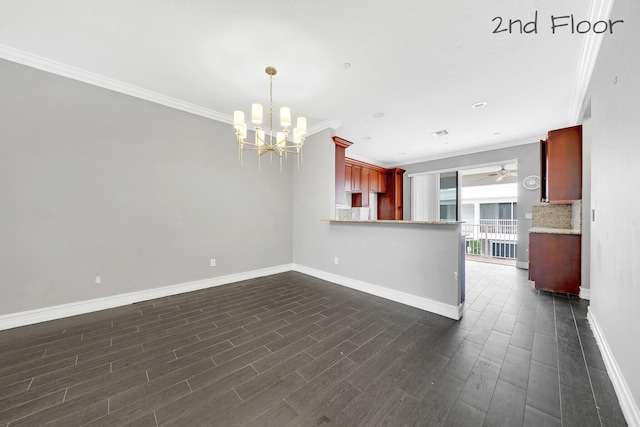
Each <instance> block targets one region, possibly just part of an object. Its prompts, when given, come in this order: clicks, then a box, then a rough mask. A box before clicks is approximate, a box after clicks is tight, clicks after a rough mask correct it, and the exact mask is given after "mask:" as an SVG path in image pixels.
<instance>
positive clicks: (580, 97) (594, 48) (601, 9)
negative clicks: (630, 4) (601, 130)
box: [569, 0, 614, 125]
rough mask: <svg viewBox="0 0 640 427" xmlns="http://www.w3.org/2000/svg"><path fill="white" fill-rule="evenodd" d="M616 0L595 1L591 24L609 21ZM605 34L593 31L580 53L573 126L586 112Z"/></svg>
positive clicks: (572, 102) (571, 119) (590, 18)
mask: <svg viewBox="0 0 640 427" xmlns="http://www.w3.org/2000/svg"><path fill="white" fill-rule="evenodd" d="M613 1H614V0H595V1H594V2H593V3H592V4H591V10H590V12H589V19H588V21H589V22H596V21H600V20H607V19H609V16H610V15H611V9H612V7H613ZM603 36H604V34H596V33H594V32H592V31H590V32H589V33H587V34H585V35H584V39H583V41H582V51H581V52H580V64H579V65H578V74H577V75H576V86H575V89H574V93H573V99H572V101H571V107H570V110H569V122H570V123H571V124H572V125H575V124H579V123H580V122H581V119H582V113H583V112H584V105H585V100H586V97H587V92H588V91H589V82H590V81H591V75H592V74H593V69H594V68H595V65H596V60H597V59H598V52H599V51H600V45H601V44H602V38H603Z"/></svg>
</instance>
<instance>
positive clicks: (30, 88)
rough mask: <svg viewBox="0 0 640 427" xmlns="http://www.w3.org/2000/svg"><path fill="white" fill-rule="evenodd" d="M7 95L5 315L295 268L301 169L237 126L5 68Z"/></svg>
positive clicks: (3, 103)
mask: <svg viewBox="0 0 640 427" xmlns="http://www.w3.org/2000/svg"><path fill="white" fill-rule="evenodd" d="M0 94H1V96H0V236H1V237H0V295H1V298H0V315H1V314H8V313H15V312H20V311H25V310H29V309H35V308H40V307H47V306H53V305H58V304H63V303H69V302H75V301H83V300H87V299H93V298H98V297H105V296H110V295H116V294H122V293H127V292H133V291H138V290H144V289H151V288H157V287H161V286H166V285H174V284H178V283H183V282H189V281H193V280H198V279H205V278H210V277H215V276H222V275H227V274H232V273H238V272H246V271H250V270H255V269H259V268H265V267H271V266H277V265H282V264H288V263H291V261H292V246H291V245H292V234H291V233H292V230H291V221H292V209H291V203H292V201H291V191H292V180H291V168H290V167H287V168H286V169H285V171H284V172H283V173H282V174H281V173H280V172H279V167H278V164H277V163H274V164H269V163H267V164H264V163H263V168H262V172H261V173H258V171H257V167H256V166H255V162H256V161H255V158H254V157H251V156H247V159H245V166H244V168H243V167H241V166H240V164H239V162H238V159H237V151H236V144H235V137H234V131H233V129H232V127H231V126H230V125H226V124H223V123H220V122H216V121H213V120H209V119H206V118H202V117H198V116H194V115H191V114H188V113H184V112H180V111H177V110H173V109H170V108H167V107H163V106H160V105H157V104H153V103H149V102H146V101H142V100H139V99H136V98H132V97H129V96H126V95H122V94H118V93H116V92H112V91H108V90H104V89H100V88H97V87H94V86H90V85H86V84H83V83H80V82H77V81H73V80H70V79H66V78H63V77H59V76H56V75H53V74H49V73H45V72H42V71H38V70H35V69H32V68H28V67H25V66H21V65H17V64H14V63H11V62H8V61H4V60H0ZM290 163H291V162H290ZM210 258H216V259H217V264H218V267H216V268H211V267H210V266H209V259H210ZM98 275H99V276H101V278H102V284H100V285H96V284H95V277H96V276H98Z"/></svg>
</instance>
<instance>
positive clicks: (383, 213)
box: [378, 168, 405, 221]
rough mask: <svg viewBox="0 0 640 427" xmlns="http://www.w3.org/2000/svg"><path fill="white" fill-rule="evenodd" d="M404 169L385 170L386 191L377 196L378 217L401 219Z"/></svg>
mask: <svg viewBox="0 0 640 427" xmlns="http://www.w3.org/2000/svg"><path fill="white" fill-rule="evenodd" d="M404 172H405V170H404V169H400V168H393V169H388V170H387V172H386V174H385V175H386V190H387V191H386V192H385V193H384V194H380V195H379V196H378V219H381V220H382V219H387V220H397V221H401V220H402V219H403V212H402V196H403V175H404Z"/></svg>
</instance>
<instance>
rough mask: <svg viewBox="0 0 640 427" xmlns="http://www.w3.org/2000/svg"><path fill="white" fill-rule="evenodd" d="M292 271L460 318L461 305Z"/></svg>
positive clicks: (334, 276)
mask: <svg viewBox="0 0 640 427" xmlns="http://www.w3.org/2000/svg"><path fill="white" fill-rule="evenodd" d="M293 270H294V271H297V272H300V273H304V274H308V275H309V276H313V277H317V278H318V279H322V280H326V281H328V282H332V283H336V284H338V285H342V286H346V287H347V288H351V289H356V290H358V291H361V292H365V293H368V294H371V295H375V296H378V297H382V298H385V299H388V300H391V301H395V302H399V303H401V304H405V305H408V306H411V307H416V308H419V309H421V310H425V311H429V312H431V313H435V314H439V315H441V316H445V317H448V318H450V319H454V320H459V319H460V318H461V317H462V308H463V304H460V305H458V306H455V305H450V304H444V303H441V302H439V301H434V300H431V299H428V298H423V297H419V296H416V295H412V294H408V293H406V292H401V291H397V290H395V289H390V288H385V287H383V286H378V285H374V284H371V283H368V282H363V281H361V280H356V279H352V278H350V277H345V276H340V275H337V274H333V273H327V272H326V271H322V270H316V269H315V268H311V267H306V266H304V265H299V264H293Z"/></svg>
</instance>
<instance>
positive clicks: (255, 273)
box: [0, 264, 463, 331]
mask: <svg viewBox="0 0 640 427" xmlns="http://www.w3.org/2000/svg"><path fill="white" fill-rule="evenodd" d="M291 270H294V271H299V272H301V273H304V274H308V275H310V276H314V277H317V278H319V279H323V280H327V281H330V282H333V283H336V284H338V285H343V286H346V287H348V288H352V289H356V290H359V291H362V292H366V293H368V294H372V295H376V296H379V297H382V298H386V299H389V300H391V301H396V302H399V303H401V304H406V305H409V306H411V307H416V308H419V309H421V310H426V311H429V312H432V313H436V314H439V315H442V316H445V317H448V318H451V319H455V320H459V319H460V318H461V317H462V308H463V305H462V304H460V305H459V306H454V305H449V304H444V303H441V302H438V301H434V300H430V299H428V298H422V297H418V296H415V295H411V294H408V293H405V292H400V291H396V290H394V289H390V288H385V287H383V286H378V285H373V284H371V283H367V282H363V281H360V280H355V279H351V278H349V277H344V276H339V275H336V274H332V273H327V272H324V271H321V270H316V269H313V268H310V267H305V266H302V265H297V264H283V265H279V266H275V267H267V268H261V269H258V270H252V271H247V272H243V273H237V274H230V275H227V276H220V277H213V278H210V279H204V280H197V281H194V282H187V283H180V284H177V285H171V286H164V287H161V288H154V289H147V290H144V291H136V292H130V293H126V294H121V295H113V296H109V297H104V298H96V299H92V300H86V301H78V302H72V303H69V304H61V305H56V306H52V307H45V308H38V309H35V310H28V311H22V312H18V313H11V314H5V315H0V331H2V330H5V329H11V328H17V327H20V326H25V325H32V324H34V323H40V322H46V321H49V320H55V319H61V318H63V317H70V316H76V315H79V314H85V313H90V312H93V311H99V310H106V309H109V308H114V307H121V306H124V305H129V304H134V303H137V302H141V301H147V300H150V299H155V298H162V297H166V296H170V295H176V294H181V293H184V292H191V291H197V290H200V289H206V288H211V287H214V286H221V285H226V284H229V283H235V282H240V281H242V280H249V279H255V278H257V277H263V276H269V275H271V274H278V273H284V272H286V271H291Z"/></svg>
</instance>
